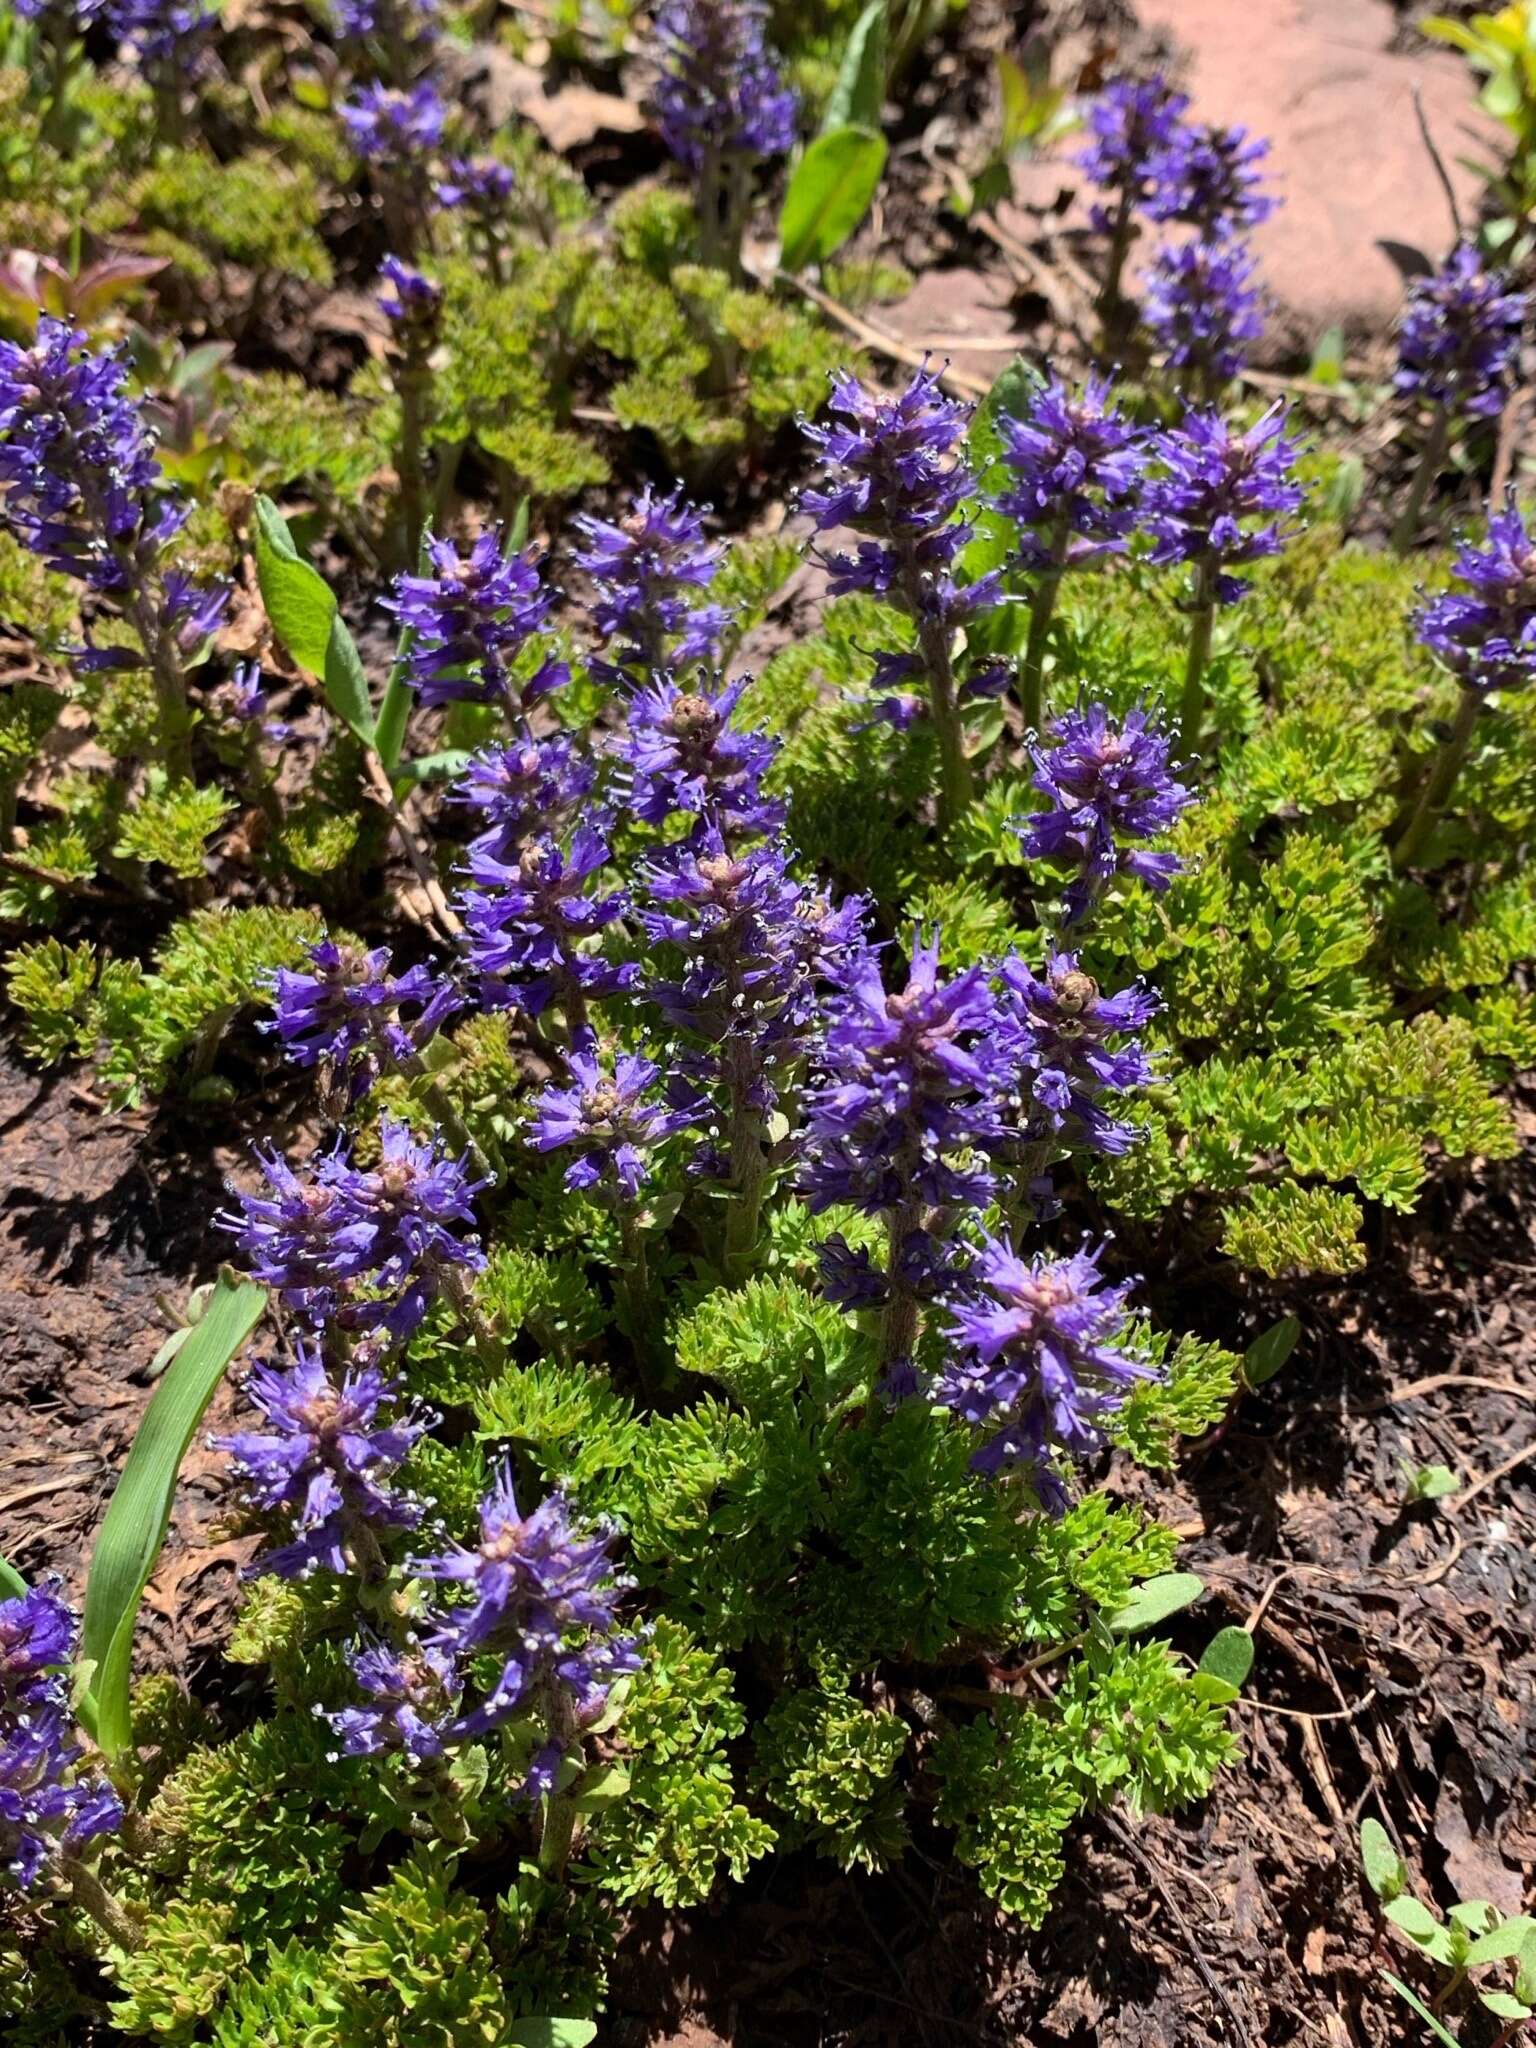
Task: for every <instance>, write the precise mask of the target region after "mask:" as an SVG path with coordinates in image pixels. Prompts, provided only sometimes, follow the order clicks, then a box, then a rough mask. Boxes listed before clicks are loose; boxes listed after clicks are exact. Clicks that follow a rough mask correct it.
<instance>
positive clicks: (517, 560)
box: [388, 529, 569, 710]
mask: <svg viewBox="0 0 1536 2048" xmlns="http://www.w3.org/2000/svg"><path fill="white" fill-rule="evenodd" d="M427 555H428V559H429V560H430V562H431V564H432V568H433V570H434V572H435V573H434V574H433V575H430V576H414V575H409V574H405V575H400V576H397V577H396V579H395V592H394V597H393V598H392V599H391V600H389V601H388V608H389V609H390V610H391V611H392V612H393V613H394V614H395V616H396V617H397V618H398V619H399V621H400V623H401V625H402V626H403V627H405V628H407V629H408V630H409V632H410V633H411V635H412V642H411V651H410V676H411V681H412V683H413V684H414V685H415V689H416V693H417V695H418V697H419V698H420V700H421V702H422V704H423V706H424V707H425V708H426V709H428V710H432V709H434V708H436V707H437V706H439V705H442V704H455V703H469V704H489V703H490V702H491V701H492V700H493V699H494V698H496V697H502V698H504V699H505V700H506V702H507V703H508V705H509V706H511V707H513V708H515V709H519V710H526V709H527V707H528V706H529V705H530V704H533V703H535V702H537V700H538V699H539V698H540V697H544V696H547V695H548V694H549V692H550V691H551V690H555V689H558V688H559V687H560V686H561V685H562V684H563V683H564V682H565V681H566V680H567V677H568V674H569V671H568V670H567V668H566V666H565V664H564V663H563V662H560V661H556V660H554V659H553V658H549V659H546V660H544V661H542V662H541V663H540V664H539V666H538V667H537V669H536V670H535V671H534V673H533V674H532V675H531V676H530V677H529V678H528V679H527V680H526V681H524V682H523V683H522V684H521V685H520V687H517V688H514V685H513V682H512V674H511V668H512V663H513V662H514V661H515V660H516V658H517V656H518V655H519V654H520V653H521V652H522V651H523V649H524V647H525V646H526V645H527V644H528V643H529V641H530V640H531V639H532V637H533V635H534V634H536V633H537V632H538V631H539V630H540V628H541V627H542V626H543V624H544V622H545V620H546V619H547V618H548V617H549V614H550V611H551V609H552V608H553V605H554V602H555V592H554V591H552V590H546V589H545V588H544V586H543V584H542V583H541V581H540V579H539V570H538V564H537V563H536V561H535V560H534V557H533V555H532V553H531V552H525V553H523V554H516V553H511V552H504V551H503V547H502V542H501V536H500V534H499V533H498V532H497V531H495V530H494V529H493V530H491V531H489V532H486V533H483V534H481V536H480V538H479V539H478V540H477V541H476V542H475V544H474V546H473V547H472V548H471V549H470V551H469V553H468V555H464V556H461V555H460V554H459V551H458V549H457V548H456V547H455V546H454V544H453V542H452V541H450V540H434V541H429V542H428V544H427Z"/></svg>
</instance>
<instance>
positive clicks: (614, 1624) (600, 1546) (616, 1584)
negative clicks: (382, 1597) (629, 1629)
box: [411, 1465, 640, 1738]
mask: <svg viewBox="0 0 1536 2048" xmlns="http://www.w3.org/2000/svg"><path fill="white" fill-rule="evenodd" d="M614 1536H615V1532H614V1531H613V1530H611V1529H608V1528H599V1527H592V1526H587V1525H583V1524H582V1523H580V1522H578V1521H577V1520H576V1519H575V1518H574V1517H573V1516H572V1514H571V1511H570V1508H569V1506H568V1505H567V1502H566V1500H565V1496H564V1495H563V1494H561V1493H558V1492H557V1493H552V1494H550V1495H549V1496H548V1497H547V1498H546V1499H545V1500H543V1501H541V1502H540V1504H539V1506H538V1507H536V1508H535V1509H534V1510H533V1512H532V1513H531V1514H529V1515H524V1514H523V1512H522V1510H521V1509H520V1508H519V1506H518V1503H517V1495H516V1493H515V1491H514V1490H513V1482H512V1468H511V1466H510V1465H508V1466H506V1467H505V1468H504V1469H503V1471H502V1472H501V1474H500V1476H499V1478H498V1479H497V1481H496V1484H495V1485H494V1486H493V1487H492V1489H491V1492H490V1494H489V1495H488V1496H487V1498H486V1499H485V1501H484V1502H483V1503H482V1505H481V1508H480V1541H479V1543H478V1544H477V1545H476V1546H475V1548H474V1549H472V1550H466V1549H464V1548H462V1547H461V1546H460V1545H458V1544H454V1545H452V1546H450V1548H449V1549H448V1550H447V1551H445V1552H442V1553H440V1554H438V1555H435V1556H431V1557H421V1558H416V1559H414V1560H413V1561H412V1565H411V1569H412V1571H414V1572H417V1573H419V1574H420V1575H421V1576H422V1577H423V1578H429V1579H441V1580H444V1581H446V1582H447V1583H448V1584H450V1585H457V1586H459V1587H461V1588H462V1589H463V1591H464V1593H465V1595H466V1596H467V1597H466V1599H465V1600H464V1602H463V1604H461V1605H459V1606H456V1607H452V1608H448V1609H445V1610H439V1613H438V1618H437V1628H436V1632H435V1636H434V1638H433V1641H434V1644H435V1647H437V1648H438V1649H440V1650H444V1651H447V1652H450V1653H452V1654H454V1655H458V1656H465V1657H471V1656H478V1655H481V1654H487V1655H493V1656H495V1657H496V1658H498V1659H499V1660H500V1661H501V1673H500V1676H499V1678H498V1680H497V1682H496V1683H495V1685H494V1686H493V1687H492V1689H491V1691H490V1693H489V1694H488V1695H487V1697H486V1698H485V1699H484V1700H482V1701H481V1702H480V1703H479V1705H477V1706H475V1707H474V1708H472V1709H471V1710H470V1711H469V1712H467V1713H464V1714H461V1715H460V1717H459V1719H458V1720H457V1721H456V1722H455V1723H454V1728H453V1733H454V1735H455V1736H456V1737H460V1738H462V1737H470V1736H475V1735H483V1734H485V1733H486V1732H487V1731H488V1730H489V1729H492V1728H496V1727H499V1726H500V1725H501V1723H502V1722H504V1721H506V1720H508V1719H510V1718H511V1716H512V1715H513V1714H515V1713H517V1712H518V1710H519V1709H520V1708H525V1707H526V1708H529V1709H533V1708H537V1709H540V1710H541V1711H542V1712H543V1714H544V1715H545V1717H546V1719H551V1718H554V1707H555V1702H556V1699H557V1697H558V1696H559V1695H562V1694H563V1695H564V1697H565V1712H566V1713H569V1714H570V1715H572V1716H573V1717H574V1719H575V1722H576V1724H577V1726H578V1727H580V1726H584V1725H590V1723H591V1722H592V1721H594V1720H596V1719H597V1717H598V1715H599V1714H600V1713H601V1712H602V1709H603V1704H604V1702H605V1700H606V1699H607V1695H608V1690H609V1687H610V1686H611V1685H612V1683H613V1680H614V1679H615V1678H617V1677H618V1676H620V1674H622V1673H624V1672H632V1671H638V1670H639V1669H640V1656H639V1652H638V1650H637V1648H636V1645H635V1641H634V1639H633V1638H632V1637H630V1636H625V1635H621V1634H620V1633H619V1627H618V1616H617V1605H618V1601H619V1598H620V1596H621V1594H623V1593H624V1592H625V1591H627V1590H628V1582H627V1581H626V1580H622V1579H619V1578H617V1577H615V1575H614V1571H613V1565H612V1562H611V1560H610V1558H609V1555H608V1552H609V1550H610V1548H611V1547H612V1544H613V1541H614Z"/></svg>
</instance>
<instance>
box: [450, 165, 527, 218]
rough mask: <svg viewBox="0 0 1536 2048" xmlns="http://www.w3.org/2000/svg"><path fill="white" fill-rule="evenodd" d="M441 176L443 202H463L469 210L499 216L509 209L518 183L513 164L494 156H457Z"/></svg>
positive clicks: (458, 204)
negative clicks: (509, 203) (508, 203)
mask: <svg viewBox="0 0 1536 2048" xmlns="http://www.w3.org/2000/svg"><path fill="white" fill-rule="evenodd" d="M443 169H444V173H445V175H444V176H443V177H442V178H440V179H439V180H438V186H437V203H438V205H439V206H448V207H455V206H462V207H464V208H465V209H466V210H467V211H468V212H471V213H478V214H483V215H486V216H488V217H490V218H493V219H494V218H496V217H498V216H499V215H500V214H501V213H503V212H504V211H505V209H506V205H507V202H508V200H509V199H510V198H511V197H512V194H513V191H514V190H515V189H516V186H517V175H516V173H515V172H514V171H513V169H512V166H511V165H510V164H504V163H502V162H501V161H500V159H499V158H497V157H494V156H454V157H450V158H449V159H448V162H447V163H446V164H445V165H444V167H443Z"/></svg>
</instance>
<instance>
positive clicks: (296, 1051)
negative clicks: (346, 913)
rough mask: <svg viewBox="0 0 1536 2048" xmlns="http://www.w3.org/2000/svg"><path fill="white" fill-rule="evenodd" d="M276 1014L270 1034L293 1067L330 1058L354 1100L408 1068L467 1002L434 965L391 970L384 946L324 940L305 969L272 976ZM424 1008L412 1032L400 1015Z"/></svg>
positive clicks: (312, 950) (313, 950) (312, 949)
mask: <svg viewBox="0 0 1536 2048" xmlns="http://www.w3.org/2000/svg"><path fill="white" fill-rule="evenodd" d="M271 987H272V1006H273V1011H274V1015H273V1018H272V1021H271V1023H270V1024H269V1025H267V1027H266V1028H267V1029H268V1030H270V1031H273V1032H275V1033H276V1034H277V1036H278V1038H279V1039H280V1040H281V1041H282V1046H283V1050H284V1052H286V1053H287V1055H288V1057H289V1059H291V1060H292V1061H293V1063H294V1065H295V1066H299V1067H312V1066H314V1065H316V1064H317V1062H319V1061H320V1060H327V1061H329V1062H330V1063H331V1064H332V1065H333V1066H334V1067H336V1068H337V1069H338V1071H340V1072H342V1073H345V1074H347V1075H348V1076H349V1077H350V1079H351V1081H352V1084H353V1093H354V1097H355V1096H359V1095H362V1094H364V1093H366V1091H367V1090H368V1089H369V1088H370V1087H371V1086H372V1084H373V1082H374V1081H375V1080H376V1079H377V1078H378V1076H379V1074H380V1072H381V1071H382V1070H383V1068H384V1067H385V1066H386V1065H388V1066H394V1067H406V1066H409V1065H410V1064H411V1063H412V1062H413V1061H414V1059H415V1057H416V1053H417V1051H418V1049H419V1048H420V1047H421V1046H423V1045H425V1044H426V1042H427V1041H428V1039H430V1038H431V1037H432V1035H433V1033H434V1032H435V1031H436V1030H437V1028H438V1026H439V1025H440V1024H441V1023H442V1022H443V1020H444V1018H446V1017H449V1016H451V1015H452V1014H453V1012H454V1011H455V1010H457V1009H458V1008H460V1007H461V1005H462V1003H463V998H462V996H461V995H460V994H459V992H458V990H457V989H456V988H455V987H454V985H453V983H452V982H451V981H448V980H447V979H445V978H444V977H441V976H438V975H435V974H433V972H432V970H431V969H430V968H429V967H425V966H421V967H412V968H409V969H408V970H407V971H406V972H405V973H404V974H400V975H395V974H391V972H390V955H389V948H388V947H387V946H377V947H375V948H374V949H373V951H372V952H367V951H365V950H364V949H363V948H362V947H361V946H354V945H351V944H345V945H338V944H337V943H336V941H335V940H334V939H322V940H320V942H319V943H318V944H317V945H314V946H311V947H310V949H309V966H308V968H307V969H303V970H295V969H293V968H288V967H279V968H278V969H276V971H275V972H274V973H273V976H272V982H271ZM418 1004H419V1005H420V1008H421V1014H420V1016H419V1017H418V1018H417V1019H416V1021H415V1023H414V1024H412V1025H411V1026H410V1027H409V1028H407V1027H406V1026H405V1025H404V1024H402V1023H401V1022H400V1016H399V1013H400V1010H401V1009H402V1008H403V1007H405V1006H412V1007H414V1006H416V1005H418Z"/></svg>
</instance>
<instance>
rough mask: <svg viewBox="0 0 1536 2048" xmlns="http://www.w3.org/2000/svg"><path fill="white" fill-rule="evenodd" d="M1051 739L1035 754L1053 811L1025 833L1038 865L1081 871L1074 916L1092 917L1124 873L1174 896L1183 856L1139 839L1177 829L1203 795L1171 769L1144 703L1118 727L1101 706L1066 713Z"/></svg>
mask: <svg viewBox="0 0 1536 2048" xmlns="http://www.w3.org/2000/svg"><path fill="white" fill-rule="evenodd" d="M1051 739H1052V744H1051V745H1050V746H1049V747H1039V746H1036V747H1032V748H1031V750H1030V751H1031V753H1032V754H1033V756H1034V762H1035V787H1036V789H1038V790H1039V791H1040V793H1041V795H1042V796H1045V797H1047V798H1049V800H1050V805H1051V808H1050V809H1049V810H1048V811H1036V812H1035V813H1034V814H1033V815H1032V816H1030V817H1028V818H1026V819H1025V820H1024V822H1023V825H1022V827H1021V828H1020V830H1021V837H1022V839H1023V843H1024V851H1025V853H1026V854H1027V855H1028V856H1029V857H1030V859H1031V860H1041V859H1044V860H1062V859H1065V860H1069V861H1071V862H1072V863H1073V864H1074V865H1075V866H1076V867H1077V868H1078V871H1079V872H1078V874H1077V876H1076V877H1075V878H1074V880H1073V882H1072V885H1071V888H1070V889H1069V891H1068V894H1067V913H1068V916H1069V918H1072V919H1076V918H1079V917H1081V916H1083V915H1084V913H1085V912H1086V911H1087V910H1088V909H1089V908H1090V907H1091V906H1092V905H1093V904H1094V903H1095V902H1096V901H1097V900H1098V898H1099V897H1100V896H1101V895H1102V894H1103V892H1104V890H1105V889H1106V888H1107V887H1108V886H1109V884H1110V883H1111V882H1112V881H1113V880H1114V878H1115V876H1116V875H1117V874H1125V875H1135V876H1137V877H1139V879H1140V880H1142V881H1144V882H1146V883H1148V884H1149V885H1150V886H1151V887H1152V888H1153V889H1159V890H1161V889H1166V888H1167V887H1168V884H1169V882H1170V881H1171V880H1172V879H1173V877H1174V876H1175V875H1176V874H1178V873H1179V872H1180V862H1179V861H1178V859H1177V858H1176V856H1175V855H1173V854H1171V853H1149V852H1147V851H1145V849H1144V848H1143V847H1141V846H1139V845H1137V844H1135V843H1134V842H1136V841H1139V840H1147V839H1156V838H1157V837H1158V836H1159V835H1160V834H1161V833H1164V832H1168V831H1171V830H1172V828H1173V826H1174V825H1175V824H1176V823H1177V821H1178V819H1179V817H1180V815H1181V814H1182V813H1183V811H1184V810H1185V809H1186V807H1187V806H1188V805H1189V804H1190V802H1191V801H1192V800H1193V797H1194V792H1193V790H1191V789H1189V788H1187V787H1186V786H1185V785H1184V784H1183V783H1182V782H1179V781H1177V780H1176V779H1175V777H1174V775H1173V772H1172V769H1171V768H1170V766H1169V759H1168V756H1169V741H1168V735H1167V734H1166V733H1165V732H1163V730H1162V729H1161V727H1160V726H1159V725H1157V724H1156V722H1155V721H1154V720H1153V718H1152V717H1151V716H1150V714H1149V713H1148V712H1146V711H1145V710H1143V709H1141V708H1140V707H1139V706H1138V707H1136V708H1134V709H1132V710H1131V711H1128V712H1127V713H1126V715H1125V717H1124V718H1123V719H1121V720H1118V721H1117V720H1115V719H1114V718H1112V717H1111V716H1110V714H1109V712H1108V711H1106V710H1105V708H1104V706H1103V705H1102V704H1089V705H1088V706H1086V708H1081V709H1079V710H1076V711H1068V712H1064V713H1063V714H1062V715H1061V717H1059V718H1058V719H1057V720H1056V721H1055V723H1054V725H1053V726H1052V728H1051ZM1128 842H1129V843H1128Z"/></svg>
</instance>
